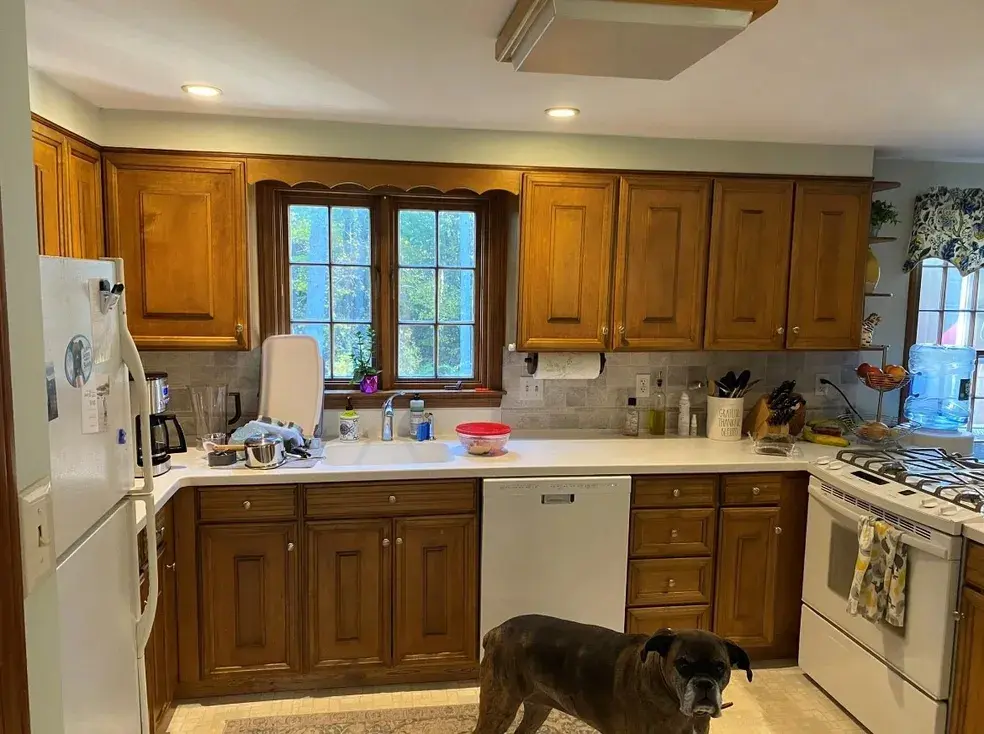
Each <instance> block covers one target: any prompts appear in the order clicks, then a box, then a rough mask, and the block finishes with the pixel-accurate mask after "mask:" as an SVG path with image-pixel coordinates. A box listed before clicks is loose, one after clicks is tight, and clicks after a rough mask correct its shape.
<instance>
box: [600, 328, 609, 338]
mask: <svg viewBox="0 0 984 734" xmlns="http://www.w3.org/2000/svg"><path fill="white" fill-rule="evenodd" d="M601 335H602V336H608V327H607V326H602V327H601Z"/></svg>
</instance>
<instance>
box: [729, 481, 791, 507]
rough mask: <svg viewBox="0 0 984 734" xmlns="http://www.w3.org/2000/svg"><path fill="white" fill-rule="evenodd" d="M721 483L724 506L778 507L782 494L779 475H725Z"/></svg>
mask: <svg viewBox="0 0 984 734" xmlns="http://www.w3.org/2000/svg"><path fill="white" fill-rule="evenodd" d="M722 483H723V485H724V491H723V492H722V504H724V505H725V506H727V505H778V504H779V498H780V496H781V493H782V475H781V474H726V475H725V476H724V479H723V480H722Z"/></svg>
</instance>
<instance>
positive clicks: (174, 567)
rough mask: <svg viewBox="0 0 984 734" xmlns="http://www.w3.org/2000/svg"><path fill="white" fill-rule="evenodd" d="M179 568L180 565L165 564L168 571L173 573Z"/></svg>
mask: <svg viewBox="0 0 984 734" xmlns="http://www.w3.org/2000/svg"><path fill="white" fill-rule="evenodd" d="M177 567H178V564H177V563H165V564H164V568H166V569H167V570H168V571H173V570H174V569H176V568H177Z"/></svg>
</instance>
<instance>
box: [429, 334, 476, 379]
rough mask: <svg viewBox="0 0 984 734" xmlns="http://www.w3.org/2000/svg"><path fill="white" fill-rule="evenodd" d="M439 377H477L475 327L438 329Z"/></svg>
mask: <svg viewBox="0 0 984 734" xmlns="http://www.w3.org/2000/svg"><path fill="white" fill-rule="evenodd" d="M437 376H438V377H474V376H475V327H473V326H438V327H437Z"/></svg>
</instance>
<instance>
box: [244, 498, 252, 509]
mask: <svg viewBox="0 0 984 734" xmlns="http://www.w3.org/2000/svg"><path fill="white" fill-rule="evenodd" d="M252 506H253V503H252V502H250V501H249V500H243V509H244V510H248V509H249V508H250V507H252Z"/></svg>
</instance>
